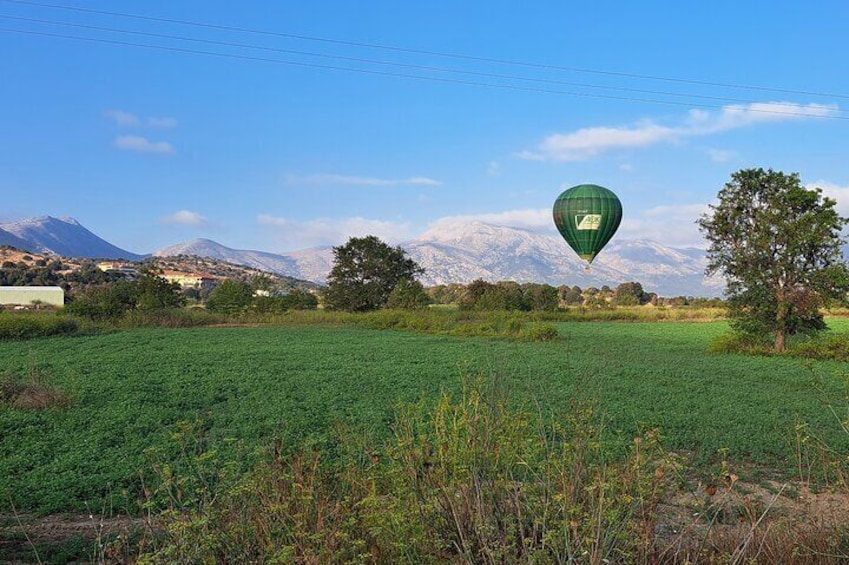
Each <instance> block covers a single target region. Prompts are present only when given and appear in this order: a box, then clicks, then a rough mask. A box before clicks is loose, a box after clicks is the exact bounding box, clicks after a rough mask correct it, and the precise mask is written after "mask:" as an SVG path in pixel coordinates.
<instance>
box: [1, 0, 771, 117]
mask: <svg viewBox="0 0 849 565" xmlns="http://www.w3.org/2000/svg"><path fill="white" fill-rule="evenodd" d="M0 18H1V19H6V20H15V21H21V22H29V23H39V24H50V25H57V26H64V27H73V28H79V29H87V30H94V31H105V32H110V33H122V34H127V35H137V36H143V37H153V38H158V39H169V40H175V41H186V42H193V43H202V44H206V45H217V46H222V47H237V48H240V49H253V50H258V51H266V52H271V53H284V54H287V55H303V56H309V57H320V58H324V59H334V60H340V61H348V62H356V63H368V64H376V65H384V66H389V67H397V68H405V69H415V70H420V71H432V72H441V73H452V74H462V75H467V76H477V77H483V78H489V79H492V78H495V79H502V80H517V81H523V82H530V83H539V84H553V85H561V86H576V87H581V88H592V89H600V90H614V91H618V92H632V93H637V94H654V95H661V96H674V97H678V98H695V99H700V100H714V101H721V102H733V103H738V104H755V103H758V102H759V101H758V100H751V99H741V98H730V97H727V96H708V95H702V94H687V93H681V92H670V91H664V90H648V89H639V88H629V87H622V86H607V85H598V84H587V83H581V82H572V81H563V80H554V79H542V78H532V77H524V76H517V75H508V74H503V73H490V72H480V71H470V70H464V69H451V68H446V67H435V66H431V65H415V64H409V63H399V62H394V61H385V60H380V59H367V58H362V57H350V56H345V55H330V54H326V53H316V52H313V51H300V50H294V49H282V48H278V47H266V46H261V45H252V44H247V43H234V42H229V41H219V40H213V39H201V38H196V37H185V36H180V35H170V34H164V33H154V32H145V31H138V30H128V29H120V28H114V27H107V26H96V25H89V24H78V23H71V22H64V21H56V20H45V19H40V18H25V17H19V16H8V15H3V14H0Z"/></svg>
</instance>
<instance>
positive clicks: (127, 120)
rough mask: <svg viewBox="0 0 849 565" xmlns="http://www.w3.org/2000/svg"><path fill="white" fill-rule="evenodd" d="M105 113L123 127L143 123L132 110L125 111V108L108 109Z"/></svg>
mask: <svg viewBox="0 0 849 565" xmlns="http://www.w3.org/2000/svg"><path fill="white" fill-rule="evenodd" d="M103 114H104V115H105V116H106V117H107V118H109V119H110V120H112V121H114V122H115V123H116V124H117V125H118V126H120V127H122V128H126V127H137V126H140V125H141V119H139V117H138V116H136V115H135V114H131V113H130V112H124V111H123V110H106V111H105V112H104V113H103Z"/></svg>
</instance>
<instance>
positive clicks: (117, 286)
mask: <svg viewBox="0 0 849 565" xmlns="http://www.w3.org/2000/svg"><path fill="white" fill-rule="evenodd" d="M185 301H186V297H185V296H184V295H183V293H182V289H181V288H180V285H178V284H175V283H169V282H168V281H166V280H165V279H163V278H162V277H160V276H158V275H157V274H156V273H154V272H151V271H147V272H145V273H143V274H142V276H141V277H139V279H138V280H135V281H126V280H119V281H117V282H111V283H105V284H100V285H95V286H89V287H87V288H86V289H85V290H84V291H82V292H80V293H78V295H77V296H76V297H75V299H74V300H73V301H72V302H71V303H70V304H68V306H67V307H66V310H67V311H68V312H69V313H71V314H74V315H77V316H82V317H84V318H88V319H90V320H115V319H118V318H120V317H121V316H124V315H125V314H126V313H127V312H129V311H131V310H148V311H149V310H162V309H174V308H179V307H181V306H183V305H184V304H185Z"/></svg>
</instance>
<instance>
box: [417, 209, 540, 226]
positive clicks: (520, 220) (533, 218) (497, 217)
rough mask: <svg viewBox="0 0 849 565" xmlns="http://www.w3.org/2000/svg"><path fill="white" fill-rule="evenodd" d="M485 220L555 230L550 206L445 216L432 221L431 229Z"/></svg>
mask: <svg viewBox="0 0 849 565" xmlns="http://www.w3.org/2000/svg"><path fill="white" fill-rule="evenodd" d="M469 222H484V223H486V224H494V225H497V226H509V227H513V228H522V229H529V230H534V231H540V230H553V229H554V220H553V219H552V215H551V209H550V208H525V209H520V210H507V211H504V212H490V213H484V214H461V215H457V216H443V217H442V218H439V219H438V220H436V221H435V222H433V223H431V224H430V226H429V229H431V230H432V229H437V228H439V227H440V226H450V225H454V224H457V223H469Z"/></svg>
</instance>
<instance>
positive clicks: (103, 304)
mask: <svg viewBox="0 0 849 565" xmlns="http://www.w3.org/2000/svg"><path fill="white" fill-rule="evenodd" d="M137 297H138V286H137V285H136V283H135V282H130V281H118V282H115V283H107V284H100V285H93V286H89V287H88V288H86V289H85V290H84V291H82V292H80V293H79V294H78V295H77V296H76V297H75V298H74V300H73V301H72V302H71V303H70V304H68V305H67V306H66V311H67V312H68V313H69V314H75V315H77V316H83V317H85V318H89V319H92V320H109V319H115V318H120V317H121V316H123V315H124V314H125V313H127V312H128V311H129V310H132V309H133V308H135V307H136V302H137Z"/></svg>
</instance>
